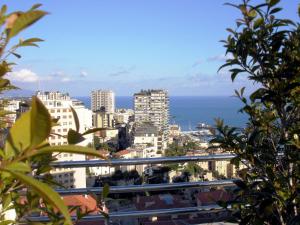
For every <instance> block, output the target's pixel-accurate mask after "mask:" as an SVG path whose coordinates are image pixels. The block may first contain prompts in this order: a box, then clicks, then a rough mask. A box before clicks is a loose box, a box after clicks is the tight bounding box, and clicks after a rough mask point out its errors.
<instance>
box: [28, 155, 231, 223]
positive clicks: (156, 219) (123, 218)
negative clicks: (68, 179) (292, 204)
mask: <svg viewBox="0 0 300 225" xmlns="http://www.w3.org/2000/svg"><path fill="white" fill-rule="evenodd" d="M233 157H234V155H231V154H220V155H207V156H184V157H160V158H134V159H112V160H107V161H106V160H92V161H63V162H55V163H53V164H52V165H53V167H56V168H79V167H95V166H111V167H114V166H120V165H143V164H147V165H157V164H168V163H185V162H204V161H217V160H230V159H232V158H233ZM232 186H234V183H233V180H232V179H227V180H213V181H197V182H182V183H162V184H142V185H127V186H112V187H110V192H109V193H110V194H129V193H130V194H132V193H140V194H142V195H141V196H140V195H137V197H135V198H134V199H133V202H134V203H135V204H134V205H135V207H133V208H130V207H129V208H126V207H125V209H123V210H121V211H116V210H113V211H110V212H109V218H105V217H104V216H103V215H102V214H100V213H94V212H93V213H91V214H89V215H88V216H85V217H84V218H82V219H81V220H80V222H79V223H78V224H93V223H92V222H96V221H97V222H98V224H99V222H100V221H102V222H101V223H103V224H145V225H146V224H148V225H149V224H153V225H154V224H200V223H206V222H219V221H224V220H225V219H226V218H228V216H229V215H230V214H229V213H228V212H227V211H226V210H225V209H224V208H222V207H221V206H219V205H217V204H216V201H217V200H222V199H224V198H222V197H220V196H219V197H213V196H207V193H206V195H205V196H202V197H197V199H196V200H194V203H193V202H192V201H191V200H190V199H188V198H182V197H181V196H179V195H176V194H174V195H173V194H166V192H168V191H183V190H193V191H195V192H196V193H197V195H199V193H202V192H201V190H203V189H206V190H208V189H211V188H224V187H232ZM102 191H103V188H102V187H89V188H73V189H57V192H58V193H59V194H60V195H61V196H63V197H64V198H66V199H67V198H68V196H70V197H72V196H77V198H78V195H86V196H88V194H96V195H99V194H101V193H102ZM143 193H148V194H146V195H143ZM149 193H151V194H149ZM195 196H196V195H195ZM70 197H69V199H68V201H70ZM225 197H226V196H225ZM88 198H89V197H87V199H88ZM212 198H215V199H213V200H212ZM203 199H208V200H207V203H208V204H205V203H203V204H199V200H202V201H203ZM214 200H215V201H214ZM225 200H227V199H226V198H225ZM78 201H79V200H78ZM195 202H198V204H195ZM27 219H28V220H30V221H35V222H36V221H39V222H46V221H49V219H48V217H47V216H32V217H28V218H27ZM72 219H74V220H76V216H75V215H72ZM176 222H177V223H176Z"/></svg>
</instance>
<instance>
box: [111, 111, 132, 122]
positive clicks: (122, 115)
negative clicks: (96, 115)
mask: <svg viewBox="0 0 300 225" xmlns="http://www.w3.org/2000/svg"><path fill="white" fill-rule="evenodd" d="M133 116H134V111H133V110H132V109H117V110H116V113H115V114H114V118H115V121H116V123H119V124H120V123H128V122H129V121H131V118H133Z"/></svg>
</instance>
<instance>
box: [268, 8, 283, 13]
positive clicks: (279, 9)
mask: <svg viewBox="0 0 300 225" xmlns="http://www.w3.org/2000/svg"><path fill="white" fill-rule="evenodd" d="M281 10H282V8H274V9H272V10H271V11H270V14H274V13H277V12H279V11H281Z"/></svg>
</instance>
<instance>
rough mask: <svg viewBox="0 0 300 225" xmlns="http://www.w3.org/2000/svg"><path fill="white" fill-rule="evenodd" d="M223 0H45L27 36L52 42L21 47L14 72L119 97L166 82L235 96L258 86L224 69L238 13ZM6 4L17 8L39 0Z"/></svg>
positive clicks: (31, 84)
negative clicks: (230, 32) (221, 68)
mask: <svg viewBox="0 0 300 225" xmlns="http://www.w3.org/2000/svg"><path fill="white" fill-rule="evenodd" d="M224 2H225V1H214V2H209V3H203V2H199V1H193V0H190V1H185V2H181V1H172V4H170V3H168V2H161V1H151V2H147V3H145V2H143V3H140V2H138V1H130V2H126V3H124V2H123V3H118V5H116V4H115V2H97V1H89V4H87V3H84V1H76V3H74V4H72V5H69V4H68V11H66V10H65V6H66V5H65V4H67V3H60V2H58V1H42V2H41V3H42V4H43V7H42V8H43V9H45V10H46V11H48V12H49V13H50V15H48V16H47V17H46V18H45V19H44V20H43V21H41V23H39V24H37V25H36V26H34V27H33V28H30V29H29V30H28V31H26V32H24V34H23V35H22V37H24V38H26V37H28V36H29V34H30V36H37V37H40V38H42V39H45V42H43V43H41V44H40V46H41V48H36V49H32V48H31V49H24V50H21V51H19V53H21V55H24V58H25V59H24V60H23V59H20V60H18V61H17V63H18V66H17V67H16V68H15V69H14V71H13V72H12V73H11V74H10V78H11V79H12V80H13V82H14V83H15V84H16V85H17V86H19V87H20V88H22V89H29V90H32V91H36V90H38V89H41V90H52V91H53V90H59V91H62V92H69V93H70V94H71V95H73V96H88V95H89V93H90V91H91V90H93V89H100V88H101V89H112V90H114V91H115V93H116V95H117V96H130V95H132V94H133V93H135V92H137V91H139V90H140V89H148V88H150V89H151V88H162V89H167V90H168V91H169V94H170V95H171V96H174V95H189V96H190V95H200V96H224V95H225V96H229V95H232V94H233V93H234V89H237V88H240V87H242V86H246V87H247V88H246V93H247V90H248V89H249V90H253V87H252V86H253V85H252V83H251V82H249V81H247V80H246V79H245V78H239V79H238V80H237V81H236V82H235V83H234V84H232V83H231V80H230V77H229V75H228V74H227V73H226V71H221V72H220V73H219V74H217V69H218V67H219V66H220V65H222V63H223V62H224V60H225V58H226V57H225V56H224V48H223V46H222V44H221V43H220V42H219V40H221V39H225V38H226V37H227V32H226V30H225V29H226V28H227V27H232V26H234V24H235V18H237V15H238V12H237V11H236V10H235V9H233V8H231V7H228V6H224V5H223V3H224ZM232 2H237V1H232ZM254 2H256V1H254ZM3 3H6V4H7V5H8V9H9V11H13V10H14V9H17V8H18V9H22V10H26V9H28V8H30V7H31V5H32V4H34V3H35V2H34V1H26V2H18V1H4V2H3ZM297 4H298V3H297V2H296V1H288V2H281V3H280V4H279V5H280V6H282V7H283V8H284V10H283V12H282V13H280V15H281V16H282V17H287V18H291V19H293V20H294V19H296V18H297V16H296V15H297V12H296V10H295V9H296V8H297V7H296V6H297ZM116 6H118V7H116ZM207 34H209V35H207ZM15 41H16V40H15ZM25 56H26V57H25Z"/></svg>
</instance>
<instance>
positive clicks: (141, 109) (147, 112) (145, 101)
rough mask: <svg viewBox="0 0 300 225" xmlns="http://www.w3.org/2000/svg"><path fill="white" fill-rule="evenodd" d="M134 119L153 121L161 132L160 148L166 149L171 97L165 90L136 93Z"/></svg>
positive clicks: (146, 121)
mask: <svg viewBox="0 0 300 225" xmlns="http://www.w3.org/2000/svg"><path fill="white" fill-rule="evenodd" d="M134 119H135V122H136V123H137V125H138V124H142V123H151V124H153V125H154V126H156V127H157V129H158V132H159V136H160V137H159V140H158V148H159V149H165V148H166V147H167V142H168V134H169V97H168V93H167V91H165V90H141V91H140V92H139V93H135V94H134Z"/></svg>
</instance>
